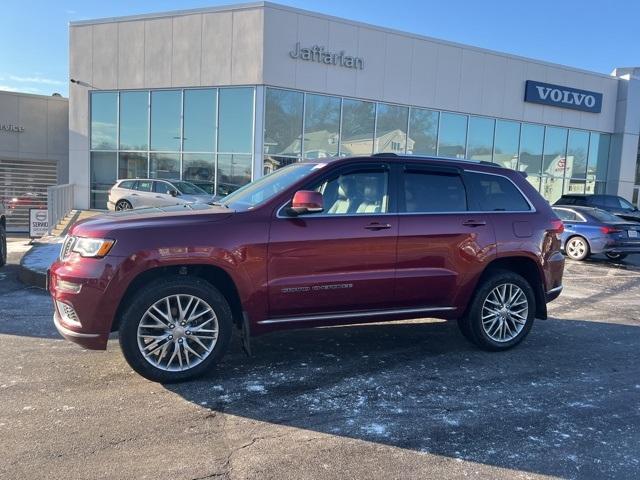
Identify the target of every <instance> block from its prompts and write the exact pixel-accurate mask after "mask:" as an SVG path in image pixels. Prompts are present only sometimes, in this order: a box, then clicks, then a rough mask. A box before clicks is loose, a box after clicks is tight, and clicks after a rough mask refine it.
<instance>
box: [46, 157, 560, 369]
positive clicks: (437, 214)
mask: <svg viewBox="0 0 640 480" xmlns="http://www.w3.org/2000/svg"><path fill="white" fill-rule="evenodd" d="M561 231H562V222H560V221H559V220H558V219H557V218H556V216H555V215H554V214H553V212H552V210H551V208H550V207H549V205H548V203H547V202H546V201H545V200H544V199H543V198H542V197H541V196H540V195H539V194H538V193H537V192H536V190H535V189H534V188H533V187H531V185H530V184H529V182H527V181H526V179H525V177H524V176H523V175H521V174H520V173H518V172H515V171H512V170H507V169H504V168H500V167H498V166H496V165H493V164H489V163H482V162H481V163H476V162H465V161H455V160H445V159H424V158H412V157H401V156H396V155H393V154H382V155H374V156H373V157H364V158H347V159H338V160H332V161H324V160H316V161H308V162H302V163H296V164H294V165H290V166H288V167H285V168H282V169H280V170H277V171H276V172H274V173H272V174H271V175H268V176H266V177H264V178H261V179H259V180H257V181H255V182H253V183H250V184H249V185H246V186H245V187H243V188H241V189H240V190H238V191H236V192H234V193H232V194H231V195H229V196H227V197H225V198H224V199H223V200H222V201H221V202H220V203H218V204H215V205H191V206H188V205H187V206H176V207H169V208H162V209H145V210H132V211H127V212H117V213H110V214H105V215H102V216H100V217H97V218H94V219H90V220H88V221H85V222H83V223H78V224H77V225H75V226H74V227H73V229H72V230H71V232H70V235H69V236H68V237H67V239H66V241H65V243H64V245H63V248H62V252H61V255H60V259H59V260H58V261H57V262H56V263H55V264H53V265H52V267H51V269H50V277H49V289H50V292H51V295H52V296H53V299H54V303H55V316H54V322H55V324H56V326H57V328H58V330H59V332H60V333H61V334H62V335H63V336H64V337H66V338H67V339H69V340H71V341H73V342H76V343H79V344H80V345H82V346H84V347H86V348H90V349H105V348H106V345H107V339H108V337H109V333H110V332H112V331H115V330H118V331H119V338H120V345H121V347H122V351H123V353H124V356H125V358H126V359H127V361H128V362H129V364H130V365H131V367H132V368H133V369H134V370H136V371H137V372H138V373H140V374H141V375H143V376H145V377H146V378H148V379H151V380H155V381H161V382H170V381H178V380H184V379H187V378H191V377H194V376H196V375H199V374H201V373H203V372H204V371H205V370H207V369H208V368H210V367H211V366H212V364H214V363H215V362H216V361H217V360H219V359H220V357H221V356H222V355H223V354H224V352H225V350H226V349H227V346H228V344H229V340H230V338H231V334H232V329H233V327H234V325H235V326H236V327H238V328H239V329H240V330H241V333H242V338H243V345H244V346H245V349H247V350H249V338H250V336H252V335H258V334H262V333H266V332H270V331H274V330H279V329H286V328H300V327H315V326H323V325H338V324H352V323H357V322H372V321H381V320H398V319H408V318H416V317H425V316H428V317H436V318H443V319H457V321H458V324H459V326H460V330H461V331H462V333H463V334H464V336H465V337H466V338H467V339H469V340H470V341H471V342H473V343H475V344H476V345H478V346H479V347H481V348H484V349H487V350H505V349H507V348H510V347H513V346H514V345H516V344H518V343H519V342H521V341H522V340H523V339H524V337H525V336H526V335H527V334H528V333H529V330H530V329H531V326H532V324H533V320H534V318H543V319H544V318H546V315H547V308H546V305H547V302H549V301H551V300H553V299H555V298H556V297H557V296H558V295H559V294H560V291H561V290H562V272H563V268H564V259H563V256H562V254H561V253H560V239H559V233H560V232H561Z"/></svg>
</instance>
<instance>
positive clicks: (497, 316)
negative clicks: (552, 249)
mask: <svg viewBox="0 0 640 480" xmlns="http://www.w3.org/2000/svg"><path fill="white" fill-rule="evenodd" d="M535 305H536V304H535V295H534V293H533V289H532V288H531V285H529V282H527V280H526V279H525V278H524V277H522V276H520V275H518V274H517V273H513V272H509V271H504V270H500V271H495V272H494V273H492V274H490V276H488V277H487V278H486V279H485V280H484V281H483V282H482V283H481V284H480V286H479V288H478V290H477V291H476V293H475V295H474V297H473V300H472V301H471V304H470V305H469V309H468V312H467V314H466V315H465V316H464V317H462V318H460V319H459V320H458V325H459V327H460V330H461V332H462V334H463V335H464V336H465V337H466V338H467V339H468V340H469V341H471V342H472V343H475V344H476V345H477V346H478V347H480V348H483V349H485V350H494V351H495V350H506V349H508V348H511V347H514V346H515V345H517V344H518V343H520V342H521V341H522V340H524V338H525V337H526V336H527V334H528V333H529V331H530V330H531V327H532V325H533V319H534V317H535V310H536V309H535Z"/></svg>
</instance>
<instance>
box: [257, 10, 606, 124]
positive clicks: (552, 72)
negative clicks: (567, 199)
mask: <svg viewBox="0 0 640 480" xmlns="http://www.w3.org/2000/svg"><path fill="white" fill-rule="evenodd" d="M264 34H265V38H264V52H265V54H264V83H265V84H267V85H273V86H279V87H285V88H294V89H300V90H307V91H314V92H319V93H329V94H333V95H345V96H353V97H358V98H363V99H369V100H377V101H385V102H391V103H400V104H408V105H414V106H421V107H431V108H438V109H443V110H451V111H456V112H462V113H468V114H477V115H488V116H494V117H500V118H505V119H511V120H518V121H525V122H535V123H545V124H552V125H561V126H565V127H571V128H582V129H588V130H597V131H601V132H613V131H614V128H615V107H616V98H617V89H618V80H617V79H616V78H614V77H610V76H607V75H602V74H597V73H589V72H583V71H580V70H576V69H572V68H569V67H564V66H561V65H554V64H549V63H545V62H541V61H536V60H528V59H524V58H519V57H515V56H512V55H507V54H502V53H499V52H491V51H487V50H483V49H479V48H475V47H470V46H464V45H458V44H454V43H450V42H445V41H442V40H437V39H429V38H425V37H421V36H418V35H412V34H405V33H401V32H396V31H392V30H389V29H385V28H382V27H375V26H371V25H364V24H361V23H358V22H351V21H348V20H344V19H339V18H334V17H329V16H326V15H321V14H315V13H312V12H305V11H301V10H296V9H292V8H289V7H282V6H279V5H273V4H266V5H265V8H264ZM298 42H300V44H301V45H302V46H313V45H319V46H323V47H325V48H326V49H327V50H328V51H332V52H340V51H342V50H344V51H345V52H346V53H347V54H348V55H352V56H356V57H362V58H363V59H364V69H363V70H356V69H349V68H344V67H339V66H336V65H323V64H321V63H317V62H309V61H302V60H296V59H293V58H291V57H290V56H289V52H290V51H291V50H293V49H294V47H295V45H296V43H298ZM526 80H536V81H540V82H547V83H553V84H558V85H564V86H570V87H574V88H581V89H584V90H591V91H596V92H601V93H602V94H603V95H604V98H603V106H602V112H601V113H599V114H594V113H588V112H580V111H575V110H567V109H560V108H557V107H551V106H544V105H537V104H532V103H525V102H524V101H523V99H524V87H525V81H526Z"/></svg>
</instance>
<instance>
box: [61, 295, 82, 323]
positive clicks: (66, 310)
mask: <svg viewBox="0 0 640 480" xmlns="http://www.w3.org/2000/svg"><path fill="white" fill-rule="evenodd" d="M56 306H57V307H58V313H59V314H60V317H61V318H62V320H63V322H64V323H66V324H67V325H71V326H75V327H82V324H81V323H80V319H79V318H78V314H77V313H76V311H75V310H74V309H73V307H72V306H71V305H69V304H68V303H64V302H61V301H60V300H56Z"/></svg>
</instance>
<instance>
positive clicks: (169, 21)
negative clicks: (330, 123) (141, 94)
mask: <svg viewBox="0 0 640 480" xmlns="http://www.w3.org/2000/svg"><path fill="white" fill-rule="evenodd" d="M263 24H264V21H263V10H262V8H260V7H259V6H257V5H251V6H245V7H240V8H236V9H233V10H228V9H227V10H221V11H211V12H209V11H191V12H185V13H183V14H177V15H176V14H171V15H158V16H157V18H155V17H154V18H150V17H146V16H141V17H126V18H120V19H105V20H98V21H95V22H78V23H75V24H72V25H71V26H70V34H69V37H70V38H69V45H70V52H69V76H70V78H71V79H74V80H77V81H79V82H80V83H79V84H77V83H72V84H71V86H70V92H69V103H70V116H69V162H70V168H69V177H70V182H71V183H74V184H75V185H76V208H89V91H90V90H115V89H119V90H125V89H139V88H168V87H197V86H224V85H256V84H258V85H259V84H261V83H263V80H262V65H263V62H262V58H263V48H262V47H263V46H262V38H263Z"/></svg>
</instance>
